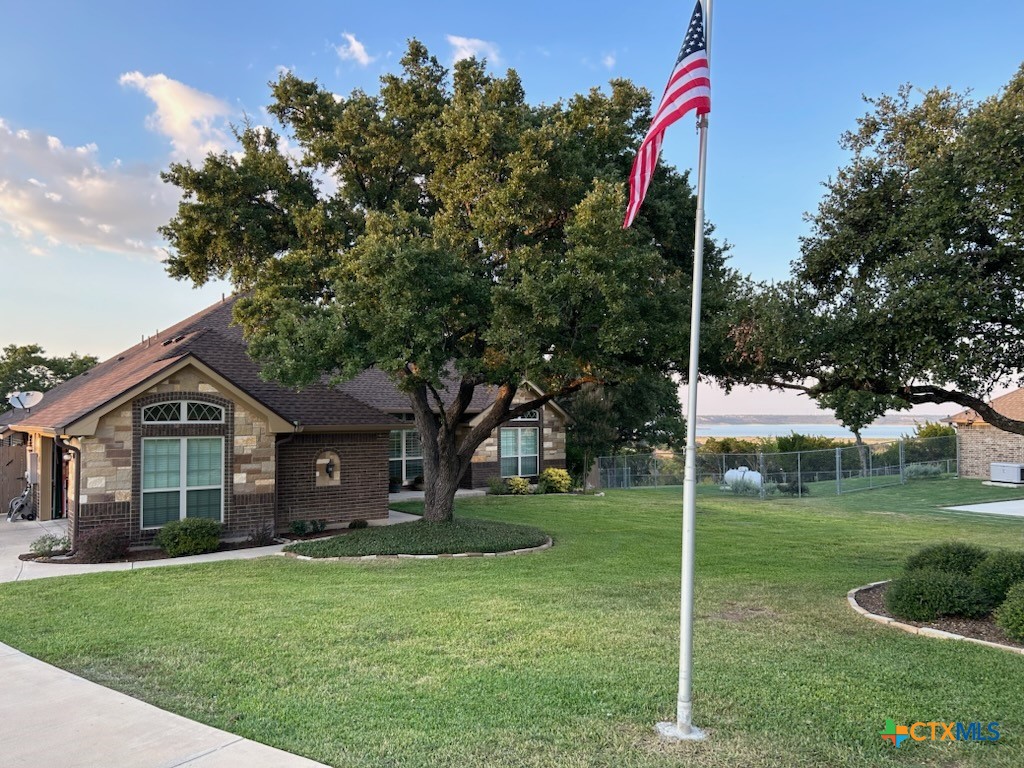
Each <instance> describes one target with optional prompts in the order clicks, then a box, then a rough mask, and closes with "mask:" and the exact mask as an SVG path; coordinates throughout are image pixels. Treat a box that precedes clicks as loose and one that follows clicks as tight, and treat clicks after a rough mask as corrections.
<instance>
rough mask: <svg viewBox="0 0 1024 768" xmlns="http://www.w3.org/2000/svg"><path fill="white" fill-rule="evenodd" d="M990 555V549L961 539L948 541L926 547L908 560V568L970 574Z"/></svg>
mask: <svg viewBox="0 0 1024 768" xmlns="http://www.w3.org/2000/svg"><path fill="white" fill-rule="evenodd" d="M987 556H988V550H985V549H982V548H981V547H976V546H974V545H973V544H965V543H963V542H959V541H948V542H946V543H944V544H934V545H932V546H930V547H925V548H924V549H922V550H920V551H919V552H917V553H916V554H913V555H911V556H910V558H909V559H908V560H907V570H908V571H917V570H934V571H944V572H946V573H959V574H962V575H964V576H970V574H971V571H973V570H974V569H975V568H976V567H977V566H978V564H979V563H981V561H982V560H984V559H985V558H986V557H987Z"/></svg>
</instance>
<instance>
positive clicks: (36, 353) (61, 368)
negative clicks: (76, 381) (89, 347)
mask: <svg viewBox="0 0 1024 768" xmlns="http://www.w3.org/2000/svg"><path fill="white" fill-rule="evenodd" d="M96 362H97V360H96V358H95V357H93V356H92V355H79V354H78V353H77V352H72V353H71V354H70V355H68V356H67V357H47V356H46V354H45V350H44V349H43V348H42V347H41V346H39V345H38V344H25V345H22V346H19V345H17V344H8V345H7V346H6V347H4V348H3V351H0V413H4V412H5V411H9V410H10V409H11V406H10V404H9V403H8V402H7V395H8V394H10V393H11V392H18V391H21V392H31V391H33V390H37V391H39V392H45V391H46V390H48V389H53V388H54V387H55V386H57V385H58V384H60V383H61V382H63V381H67V380H68V379H71V378H74V377H75V376H77V375H78V374H80V373H83V372H84V371H87V370H89V369H90V368H92V367H93V366H94V365H96Z"/></svg>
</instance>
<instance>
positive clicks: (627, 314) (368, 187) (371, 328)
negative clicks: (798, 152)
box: [162, 41, 730, 520]
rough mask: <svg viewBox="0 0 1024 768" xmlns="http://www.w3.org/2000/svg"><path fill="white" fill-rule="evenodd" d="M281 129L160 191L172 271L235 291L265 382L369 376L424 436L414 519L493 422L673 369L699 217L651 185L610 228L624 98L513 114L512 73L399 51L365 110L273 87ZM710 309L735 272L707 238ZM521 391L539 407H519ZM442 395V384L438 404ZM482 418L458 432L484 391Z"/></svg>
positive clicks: (254, 134)
mask: <svg viewBox="0 0 1024 768" xmlns="http://www.w3.org/2000/svg"><path fill="white" fill-rule="evenodd" d="M271 87H272V92H273V102H272V104H271V105H270V107H269V112H270V113H271V114H272V115H274V116H275V117H276V118H277V119H278V120H279V121H280V123H281V125H282V126H283V128H284V131H285V135H286V138H287V139H288V142H289V143H288V146H289V147H294V148H295V149H293V150H291V151H286V150H285V149H283V142H282V140H281V138H280V137H279V136H278V134H277V133H275V132H274V131H272V130H270V129H268V128H259V127H251V126H250V127H246V128H245V130H244V131H241V132H240V134H239V140H240V143H241V152H239V153H237V154H226V153H225V154H219V155H211V156H209V157H207V158H206V160H205V162H204V163H203V165H202V166H201V167H193V166H192V165H189V164H184V165H173V166H171V168H170V169H169V170H168V171H167V172H166V173H165V174H164V177H165V179H166V180H167V181H169V182H171V183H173V184H175V185H176V186H178V187H179V188H180V189H181V191H182V192H183V200H182V202H181V204H180V207H179V209H178V212H177V215H176V216H175V217H174V218H173V219H172V220H171V222H170V223H169V224H167V225H166V226H165V227H163V228H162V231H163V233H164V235H165V236H166V237H167V239H168V241H169V243H170V245H171V255H170V258H169V259H168V262H167V266H168V270H169V272H170V274H171V275H172V276H174V277H176V278H184V279H190V280H192V281H193V282H195V283H197V284H202V283H203V282H205V281H206V280H208V279H210V278H214V277H218V278H228V279H230V280H231V281H232V282H233V283H234V284H235V285H236V286H237V288H238V289H239V290H240V291H244V292H245V298H244V299H243V300H241V301H239V303H238V308H237V311H236V319H237V321H238V322H239V323H240V324H241V325H242V328H243V330H244V332H245V335H246V337H247V339H248V342H249V350H250V354H252V355H253V356H254V357H255V358H256V359H258V360H260V361H261V362H262V364H263V366H264V371H265V374H266V375H268V376H270V377H273V378H275V379H277V380H279V381H281V382H284V383H287V384H291V385H296V386H302V385H304V384H308V383H309V382H312V381H315V380H318V379H320V378H321V377H323V376H329V377H333V378H336V379H343V378H346V377H351V376H353V375H355V374H357V373H358V372H360V371H361V370H364V369H365V368H367V367H368V366H377V367H378V368H380V369H381V370H383V371H385V372H386V373H387V374H388V375H389V376H390V377H391V378H392V379H393V380H394V381H395V383H396V384H397V385H398V387H399V388H400V389H401V390H403V391H404V392H406V393H408V395H409V399H410V401H411V404H412V409H413V412H414V415H415V423H416V427H417V429H418V431H419V432H420V434H421V436H422V438H423V451H424V475H425V478H426V502H425V517H426V519H428V520H444V519H448V518H450V517H451V514H452V507H453V497H454V493H455V489H456V488H457V486H458V483H459V479H460V478H461V477H462V475H463V473H464V472H465V471H466V469H467V467H468V466H469V462H470V459H471V456H472V454H473V451H474V450H475V449H476V448H477V446H478V445H479V444H480V443H481V442H482V441H483V440H484V439H485V438H486V436H487V435H489V434H490V433H491V432H492V430H493V429H494V428H495V427H497V426H498V425H499V424H501V423H503V422H505V421H507V420H508V419H510V418H513V417H515V416H517V415H520V414H522V413H524V412H525V411H527V410H530V409H534V408H537V407H538V406H541V405H543V404H544V403H546V402H548V401H549V400H550V399H552V398H554V397H560V396H564V395H566V394H568V393H571V392H573V391H575V390H577V389H579V388H580V387H581V386H582V385H583V384H585V383H587V382H618V381H629V380H632V379H634V378H636V377H638V376H640V375H643V374H650V373H654V374H658V375H664V374H666V373H669V372H671V371H674V370H677V368H678V362H679V361H680V360H681V359H684V358H685V356H686V344H687V341H686V339H687V332H688V327H687V326H688V320H687V313H688V311H689V295H688V291H689V284H690V263H691V253H692V248H693V222H694V214H695V200H694V197H693V194H692V191H691V188H690V186H689V184H688V182H687V178H686V176H685V175H682V174H679V173H677V172H675V171H674V170H666V169H661V170H659V172H658V173H657V175H656V176H655V179H654V183H653V185H652V187H651V191H650V192H649V194H648V199H647V203H646V204H645V206H644V210H643V212H642V214H641V218H640V220H639V221H638V222H637V223H636V224H635V225H634V227H633V228H632V229H631V230H628V231H623V230H622V229H621V225H620V223H621V221H622V215H623V210H624V208H625V194H624V190H625V184H624V179H625V178H626V175H627V172H628V169H629V165H630V163H631V160H632V155H633V153H634V151H635V149H636V146H637V145H638V143H639V141H640V138H641V137H642V132H643V131H644V130H645V129H646V126H647V123H648V121H649V118H650V96H649V94H648V93H646V92H645V91H643V90H641V89H638V88H636V87H634V86H633V85H631V84H630V83H629V82H626V81H614V82H612V83H611V88H610V92H607V93H606V92H602V91H599V90H596V89H595V90H593V91H591V92H589V93H587V94H585V95H578V96H575V97H573V98H572V99H570V100H569V101H568V102H565V103H562V102H559V103H556V104H552V105H531V104H529V103H527V101H526V99H525V95H524V93H523V87H522V84H521V83H520V81H519V78H518V76H517V75H516V73H515V72H514V71H513V70H509V71H508V72H507V73H506V74H505V75H504V76H503V77H498V76H493V75H490V74H488V73H487V71H486V69H485V66H484V64H483V63H482V62H479V61H476V60H467V61H461V62H459V63H458V64H456V65H455V68H454V71H453V72H452V73H449V72H448V71H446V69H445V68H443V67H442V66H441V65H440V64H439V63H438V62H437V60H436V59H435V58H433V57H432V56H430V55H429V53H428V52H427V50H426V49H425V48H424V47H423V46H422V45H421V44H420V43H418V42H416V41H412V42H411V43H410V45H409V49H408V52H407V53H406V54H405V56H404V58H403V59H402V71H401V73H400V74H388V75H385V76H383V77H382V78H381V88H380V92H379V93H378V94H376V95H371V94H367V93H363V92H361V91H354V92H352V93H351V94H349V95H348V96H347V97H340V96H337V95H336V94H333V93H331V92H330V91H328V90H327V89H325V88H323V87H321V86H320V85H318V84H317V83H315V82H306V81H303V80H300V79H299V78H297V77H295V76H293V75H291V74H285V75H283V76H282V77H281V78H280V79H279V80H278V81H277V82H276V83H273V84H272V86H271ZM706 249H707V251H706V253H707V267H706V269H707V275H708V277H707V279H706V285H707V286H708V289H709V290H708V300H707V304H706V306H707V312H708V314H709V315H712V314H714V313H715V312H716V310H717V309H718V308H720V307H721V305H722V300H723V299H722V293H723V292H722V290H720V289H719V286H721V285H723V283H724V282H726V281H727V280H728V279H729V278H730V273H729V272H728V271H727V270H726V269H725V267H724V265H723V255H722V252H721V249H719V248H717V247H716V246H715V244H714V243H713V242H712V241H711V240H710V238H709V239H708V240H707V243H706ZM525 379H529V380H531V381H536V382H538V383H539V384H540V385H541V386H543V387H544V389H545V391H546V394H545V395H544V396H543V397H532V396H531V397H528V398H527V399H526V400H525V401H523V402H521V403H518V402H517V403H514V398H515V396H516V394H517V391H519V389H520V384H521V382H523V381H524V380H525ZM446 384H447V388H445V386H446ZM481 386H489V387H492V388H493V392H494V393H495V398H496V399H495V400H494V404H493V406H492V407H491V408H490V409H489V410H488V411H487V412H486V414H484V416H483V417H482V418H481V419H479V420H478V421H477V422H476V423H475V425H474V426H472V428H469V427H468V426H467V425H466V419H465V418H464V417H465V412H466V408H467V406H468V405H469V403H470V400H471V398H472V396H473V393H474V391H475V390H476V388H478V387H481Z"/></svg>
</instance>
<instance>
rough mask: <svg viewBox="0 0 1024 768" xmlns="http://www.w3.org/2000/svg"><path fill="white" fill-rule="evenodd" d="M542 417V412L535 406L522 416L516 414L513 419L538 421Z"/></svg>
mask: <svg viewBox="0 0 1024 768" xmlns="http://www.w3.org/2000/svg"><path fill="white" fill-rule="evenodd" d="M539 418H540V412H539V411H538V410H537V409H536V408H534V409H533V410H532V411H527V412H526V413H524V414H522V415H521V416H516V417H515V418H514V419H512V421H536V420H537V419H539Z"/></svg>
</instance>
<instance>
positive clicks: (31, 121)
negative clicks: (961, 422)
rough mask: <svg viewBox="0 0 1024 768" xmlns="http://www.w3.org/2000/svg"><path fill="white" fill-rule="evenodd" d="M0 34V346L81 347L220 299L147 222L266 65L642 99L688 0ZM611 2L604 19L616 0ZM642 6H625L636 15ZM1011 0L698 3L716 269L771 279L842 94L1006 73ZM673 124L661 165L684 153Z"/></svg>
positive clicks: (47, 8) (342, 7) (97, 15)
mask: <svg viewBox="0 0 1024 768" xmlns="http://www.w3.org/2000/svg"><path fill="white" fill-rule="evenodd" d="M5 5H6V7H5V10H4V13H3V16H4V22H3V24H2V25H0V265H2V267H3V274H4V281H3V286H4V287H3V291H2V294H0V297H2V298H3V303H2V307H3V309H2V322H0V345H3V344H9V343H19V344H25V343H30V342H37V343H40V344H42V345H43V346H44V347H45V348H46V349H47V350H48V351H49V352H51V353H55V354H65V353H67V352H70V351H72V350H77V351H80V352H89V353H93V354H97V355H99V356H100V357H104V356H108V355H111V354H114V353H115V352H117V351H118V350H120V349H122V348H124V347H126V346H128V345H130V344H132V343H134V342H136V341H138V340H139V338H140V336H141V335H142V334H149V333H152V332H153V331H155V330H156V329H157V328H160V327H166V326H167V325H169V324H171V323H173V322H175V321H176V320H178V319H180V318H181V317H183V316H185V315H187V314H189V313H191V312H193V311H196V310H198V309H200V308H202V307H203V306H206V305H207V304H209V303H211V302H212V301H214V300H216V299H217V298H219V297H220V294H221V292H222V291H224V290H227V288H226V286H223V285H213V286H208V287H207V288H205V289H203V290H199V291H196V290H194V289H192V288H191V287H190V286H189V285H187V284H183V283H177V282H175V281H172V280H170V279H169V278H167V277H166V276H165V275H164V273H163V269H162V266H161V264H160V261H159V259H160V247H161V242H160V239H159V237H158V235H157V234H156V231H155V228H156V227H157V226H158V225H159V224H161V223H163V222H165V221H166V220H167V218H168V216H169V215H170V214H171V213H172V212H173V210H174V205H175V201H176V196H175V192H174V190H173V189H170V188H167V187H166V186H165V185H162V184H161V183H160V182H159V180H158V178H157V177H158V174H159V171H160V170H161V169H162V168H165V167H166V166H167V164H168V163H169V162H171V161H173V160H178V159H191V160H193V161H198V160H200V159H201V158H202V156H203V154H204V152H205V151H208V150H210V149H223V148H230V147H231V140H230V130H229V126H230V125H231V124H232V123H235V124H237V123H239V122H240V121H242V120H243V119H245V118H246V116H248V118H249V119H251V120H252V121H253V122H255V123H262V122H267V118H266V115H265V113H264V112H263V107H264V105H265V104H266V103H267V101H268V89H267V82H268V81H270V80H272V79H275V78H276V76H277V73H278V72H279V71H280V69H281V68H282V67H287V68H289V69H292V70H293V71H295V72H296V74H298V75H299V76H300V77H304V78H316V79H317V80H319V81H320V82H321V83H322V84H323V85H324V86H326V87H328V88H330V89H331V90H333V91H335V92H337V93H341V94H346V93H348V92H349V91H351V90H352V89H354V88H362V89H364V90H368V91H373V90H376V87H377V80H378V78H379V76H380V74H381V73H383V72H388V71H394V70H395V69H396V67H397V60H398V58H399V57H400V56H401V53H402V51H403V50H404V47H405V41H406V40H407V39H408V38H410V37H417V38H419V39H420V40H422V41H423V42H424V43H426V45H427V46H428V47H429V48H430V50H431V52H432V53H434V54H435V55H436V56H437V57H438V58H439V59H441V60H442V61H443V62H444V63H446V64H450V63H451V62H452V61H453V60H454V58H455V57H456V56H457V55H463V54H465V53H467V52H476V53H478V54H481V55H484V56H486V57H487V58H488V60H489V61H490V62H491V65H492V68H494V69H496V70H499V71H503V70H504V69H505V68H506V67H513V68H515V69H516V70H517V71H518V72H519V74H520V75H521V77H522V79H523V82H524V85H525V87H526V92H527V96H528V98H529V99H530V100H531V101H533V102H552V101H555V100H557V99H561V98H568V97H570V96H571V95H572V94H574V93H577V92H579V91H584V90H587V89H589V88H592V87H600V86H602V85H604V84H605V83H607V81H608V80H609V79H610V78H612V77H626V78H630V79H633V80H634V81H636V82H638V83H640V84H642V85H645V86H646V87H648V88H650V89H651V90H652V91H655V92H660V90H661V89H662V88H663V86H664V82H665V78H666V77H667V75H668V72H669V70H670V68H671V65H672V63H673V60H674V56H675V54H676V52H677V50H678V47H679V44H680V42H681V40H682V33H683V30H684V28H685V26H686V24H687V22H688V20H689V16H690V13H691V11H692V7H693V6H692V3H691V2H689V0H682V1H681V2H662V1H661V0H657V1H656V2H648V3H643V4H642V5H636V6H632V7H631V6H628V5H627V4H623V3H610V2H590V3H580V2H561V3H554V2H544V3H541V2H534V1H533V0H529V1H526V2H518V3H514V4H513V3H507V4H504V3H502V4H483V3H478V2H474V3H469V2H445V3H407V2H389V3H377V4H363V3H360V4H355V3H348V2H305V3H296V4H293V6H291V7H284V6H280V5H279V4H269V3H260V2H254V3H247V4H245V5H242V4H237V3H220V2H209V0H207V2H203V3H198V2H174V3H159V4H156V3H154V4H150V3H139V2H137V0H136V1H135V2H103V1H102V0H98V1H97V2H94V3H76V2H40V3H13V2H12V3H7V4H5ZM624 9H625V10H626V13H625V14H624V13H623V11H624ZM641 9H642V10H641ZM1022 28H1024V3H1020V2H1019V0H1016V1H1015V2H1007V1H1004V0H993V1H992V2H986V3H983V4H974V5H969V4H965V3H953V2H944V1H939V2H936V1H932V2H925V1H924V0H904V1H903V2H891V1H890V2H876V1H868V2H859V3H853V2H820V0H819V1H818V2H811V1H810V0H801V1H800V2H790V3H787V4H780V3H761V2H757V3H754V2H735V1H733V2H730V1H729V0H719V2H716V3H714V8H713V29H712V41H711V43H712V73H713V74H712V92H713V96H712V99H713V108H712V115H711V121H712V122H711V130H710V134H709V161H708V197H707V201H706V209H707V215H708V218H709V220H710V221H711V222H713V223H714V225H715V226H716V228H717V235H718V236H719V238H721V239H724V240H727V241H728V242H729V243H731V244H732V246H733V249H732V263H733V265H734V266H735V267H737V268H738V269H740V270H742V271H744V272H748V273H752V274H753V275H754V276H755V277H757V278H759V279H775V278H782V277H785V275H786V273H787V269H788V264H789V262H790V260H791V259H792V258H793V257H794V256H795V255H796V254H797V251H798V247H799V243H798V238H799V236H800V235H801V234H803V233H804V232H805V231H806V224H805V222H804V220H803V214H804V212H806V211H809V210H813V209H814V207H815V206H816V204H817V201H818V199H819V197H820V194H821V186H820V184H821V182H822V181H823V180H824V179H826V178H827V177H828V176H829V175H830V174H831V173H832V172H834V170H835V168H836V167H837V166H838V165H840V164H841V163H842V162H843V160H844V155H843V153H842V152H841V150H840V149H839V147H838V145H837V139H838V137H839V135H840V134H841V133H842V132H843V131H844V130H847V129H849V128H851V127H853V125H854V120H855V118H856V117H857V116H859V115H860V114H862V113H863V112H864V105H863V103H862V101H861V98H860V97H861V94H868V95H879V94H882V93H892V92H894V91H895V90H896V88H897V87H898V86H899V85H900V84H901V83H904V82H912V83H914V84H915V85H919V86H922V87H928V86H931V85H936V84H937V85H952V86H953V87H954V88H956V89H958V90H961V89H966V88H971V89H973V91H974V93H975V95H976V96H977V97H985V96H988V95H991V94H993V93H995V92H996V91H997V90H998V88H999V87H1000V86H1001V85H1003V84H1004V83H1005V82H1006V81H1008V80H1009V78H1010V77H1011V76H1012V74H1013V73H1014V72H1015V70H1016V69H1017V67H1018V66H1019V65H1020V63H1021V59H1022V58H1024V55H1022V48H1021V45H1020V30H1021V29H1022ZM691 125H692V122H691V121H690V120H689V119H686V120H684V121H682V122H680V123H678V124H677V125H676V126H675V127H674V128H673V129H671V130H670V131H669V134H668V137H667V139H666V143H665V148H664V153H663V161H666V162H669V163H672V164H674V165H677V166H679V167H692V166H693V165H694V164H695V163H696V153H697V145H696V137H695V135H694V133H693V131H692V128H691ZM701 400H702V408H701V410H702V411H703V412H707V413H720V412H728V411H736V412H746V411H751V410H754V409H755V407H756V408H757V409H762V408H766V409H767V410H769V411H771V412H794V410H795V411H796V412H799V411H811V410H813V407H808V406H807V405H801V404H799V403H798V402H797V401H794V400H793V398H792V397H788V398H787V397H783V398H779V399H775V398H768V399H767V400H766V399H764V398H760V399H759V400H758V401H757V405H756V406H755V405H754V401H753V400H751V399H750V398H747V397H744V396H734V397H733V398H732V399H729V400H724V399H722V397H721V396H719V395H718V394H716V393H713V392H711V391H709V392H708V393H707V394H706V395H705V394H702V395H701Z"/></svg>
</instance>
